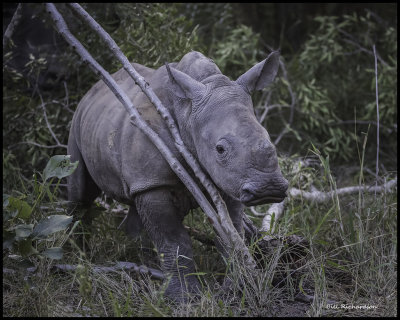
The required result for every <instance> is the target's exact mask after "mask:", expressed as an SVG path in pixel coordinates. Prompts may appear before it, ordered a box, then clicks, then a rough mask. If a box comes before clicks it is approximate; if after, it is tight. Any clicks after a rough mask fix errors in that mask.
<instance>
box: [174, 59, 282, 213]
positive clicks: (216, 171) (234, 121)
mask: <svg viewBox="0 0 400 320" xmlns="http://www.w3.org/2000/svg"><path fill="white" fill-rule="evenodd" d="M278 68H279V53H278V52H273V53H271V54H270V55H269V56H268V57H267V59H265V60H264V61H262V62H260V63H258V64H256V65H255V66H254V67H252V68H251V69H250V70H248V71H247V72H246V73H244V74H243V75H242V76H240V77H239V78H238V79H237V80H236V81H231V80H229V79H228V78H227V77H226V76H224V75H222V74H221V73H216V74H214V75H212V76H210V77H208V78H206V79H203V80H202V81H201V82H200V81H196V80H195V79H193V77H191V76H189V75H187V74H185V73H183V72H181V71H178V70H177V69H174V68H170V71H169V78H170V84H171V86H172V91H173V93H174V95H175V97H176V99H175V101H176V100H178V101H179V110H178V111H176V110H177V109H176V107H175V108H174V109H175V114H177V113H179V114H180V115H176V116H177V117H178V118H181V119H180V120H178V123H179V127H180V130H181V134H182V136H183V138H184V141H185V143H187V144H188V145H189V148H190V149H191V150H192V152H193V153H194V154H196V155H197V158H198V159H199V161H200V163H201V165H202V166H203V168H204V169H205V170H206V171H207V172H208V174H209V175H210V177H211V178H212V180H213V181H214V182H215V183H216V185H217V186H218V187H219V188H221V189H222V190H223V191H224V192H225V193H226V194H228V195H229V196H231V197H233V198H234V199H237V200H240V201H241V202H242V203H243V204H244V205H246V206H252V205H257V204H264V203H271V202H281V201H282V200H283V199H284V198H285V196H286V190H287V188H288V182H287V180H286V179H285V178H284V177H283V176H282V173H281V170H280V168H279V165H278V158H277V155H276V150H275V146H274V145H273V144H272V142H271V139H270V137H269V135H268V132H267V131H266V130H265V128H264V127H262V126H261V125H260V124H259V123H258V121H257V119H256V117H255V114H254V110H253V104H252V100H251V96H250V94H251V92H253V91H254V90H261V89H263V88H264V87H266V86H267V85H268V84H269V83H271V82H272V81H273V79H274V78H275V76H276V74H277V71H278ZM175 104H177V103H176V102H175Z"/></svg>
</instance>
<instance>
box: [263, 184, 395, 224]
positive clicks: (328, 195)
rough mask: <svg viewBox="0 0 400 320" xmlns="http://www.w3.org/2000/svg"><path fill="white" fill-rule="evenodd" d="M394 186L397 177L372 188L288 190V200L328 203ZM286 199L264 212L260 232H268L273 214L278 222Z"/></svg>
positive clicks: (383, 190) (389, 188) (388, 190)
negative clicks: (351, 195) (349, 195)
mask: <svg viewBox="0 0 400 320" xmlns="http://www.w3.org/2000/svg"><path fill="white" fill-rule="evenodd" d="M395 186H397V177H396V178H395V179H394V180H390V181H389V182H387V183H385V184H383V185H381V186H373V187H366V186H352V187H345V188H339V189H336V190H332V191H328V192H322V191H318V190H314V191H312V192H308V191H302V190H300V189H297V188H290V189H289V192H288V198H301V199H304V200H309V201H314V202H318V203H322V202H326V201H328V200H329V199H332V197H333V196H338V195H345V194H352V193H357V192H360V191H364V192H374V193H377V192H390V191H391V190H392V189H393V188H394V187H395ZM288 198H286V199H285V200H284V201H282V202H280V203H274V204H273V205H271V207H270V208H269V209H268V211H267V212H265V214H264V219H263V222H262V227H261V231H270V228H271V219H272V215H273V214H275V222H276V221H278V219H279V218H280V217H281V216H282V214H283V211H284V205H285V202H287V201H288ZM257 214H258V216H261V215H263V214H262V213H260V212H257Z"/></svg>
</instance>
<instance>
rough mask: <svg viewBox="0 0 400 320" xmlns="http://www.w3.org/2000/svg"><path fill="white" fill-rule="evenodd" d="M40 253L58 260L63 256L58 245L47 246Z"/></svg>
mask: <svg viewBox="0 0 400 320" xmlns="http://www.w3.org/2000/svg"><path fill="white" fill-rule="evenodd" d="M42 254H43V255H45V256H46V257H48V258H50V259H55V260H60V259H61V258H62V256H63V249H62V248H60V247H53V248H48V249H47V250H45V251H43V252H42Z"/></svg>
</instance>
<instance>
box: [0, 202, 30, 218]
mask: <svg viewBox="0 0 400 320" xmlns="http://www.w3.org/2000/svg"><path fill="white" fill-rule="evenodd" d="M3 204H4V203H3ZM8 209H9V210H10V211H13V210H16V211H18V214H17V216H18V218H21V219H24V220H26V219H28V218H29V217H30V215H31V213H32V207H31V206H30V205H29V204H28V203H27V202H26V201H24V200H21V199H18V198H14V197H8Z"/></svg>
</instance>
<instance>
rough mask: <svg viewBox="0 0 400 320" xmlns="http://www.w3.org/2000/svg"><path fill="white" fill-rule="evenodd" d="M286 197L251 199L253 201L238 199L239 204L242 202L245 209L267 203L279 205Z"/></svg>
mask: <svg viewBox="0 0 400 320" xmlns="http://www.w3.org/2000/svg"><path fill="white" fill-rule="evenodd" d="M285 197H286V194H284V195H282V196H269V195H268V196H265V197H262V198H253V199H249V200H246V199H242V197H241V199H240V202H242V203H243V204H244V205H245V206H246V207H251V206H257V205H261V204H267V203H279V202H282V201H283V200H284V199H285Z"/></svg>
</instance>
